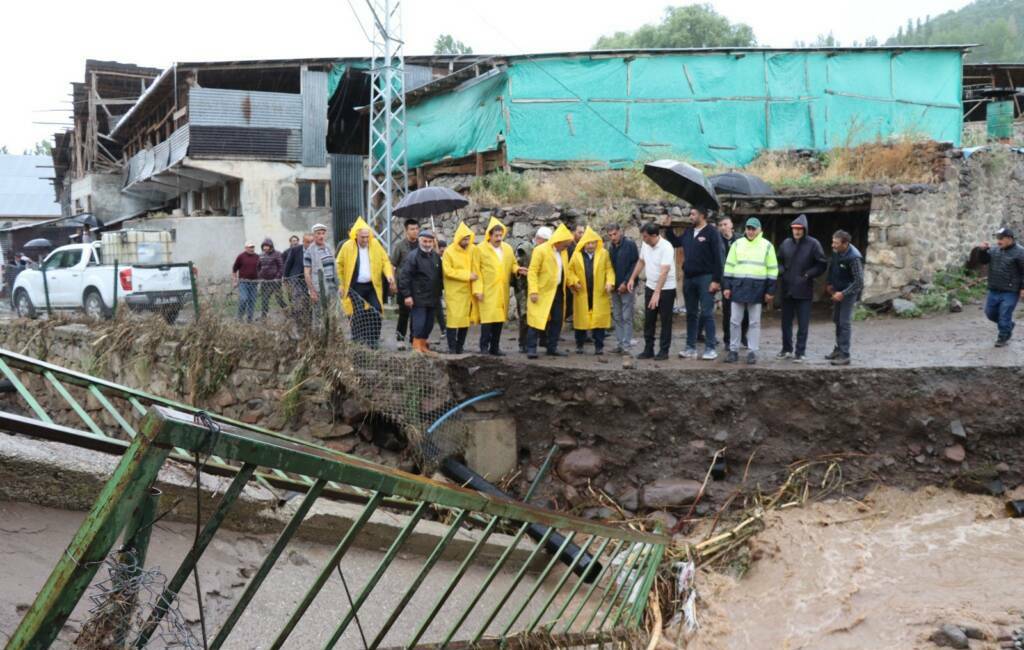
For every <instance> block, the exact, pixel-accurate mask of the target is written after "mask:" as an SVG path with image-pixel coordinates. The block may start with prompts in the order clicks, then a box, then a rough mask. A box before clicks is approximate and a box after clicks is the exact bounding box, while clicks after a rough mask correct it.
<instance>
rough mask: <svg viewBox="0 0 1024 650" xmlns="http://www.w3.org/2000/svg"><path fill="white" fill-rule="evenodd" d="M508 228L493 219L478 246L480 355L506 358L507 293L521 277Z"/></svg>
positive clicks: (475, 287)
mask: <svg viewBox="0 0 1024 650" xmlns="http://www.w3.org/2000/svg"><path fill="white" fill-rule="evenodd" d="M507 232H508V228H506V227H505V225H504V224H502V223H501V222H500V221H498V220H497V219H495V218H494V217H491V221H490V223H488V224H487V230H486V231H484V241H482V242H480V243H479V244H477V246H476V265H477V266H476V268H477V275H479V276H480V281H479V283H478V284H476V285H474V287H473V291H474V292H475V293H476V297H477V301H478V302H479V304H480V354H492V355H494V356H496V357H503V356H505V353H504V352H502V351H501V328H502V327H504V325H505V321H507V320H508V295H509V294H508V292H509V289H510V288H511V286H512V277H513V276H515V275H519V273H520V269H519V263H518V262H517V261H516V253H515V251H514V250H512V247H511V246H509V245H508V244H506V243H505V241H504V239H505V234H506V233H507Z"/></svg>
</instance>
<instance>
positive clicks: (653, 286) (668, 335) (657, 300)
mask: <svg viewBox="0 0 1024 650" xmlns="http://www.w3.org/2000/svg"><path fill="white" fill-rule="evenodd" d="M640 237H641V238H642V239H643V241H644V243H643V246H641V247H640V260H639V261H638V262H637V263H636V268H635V269H633V275H632V276H631V277H630V278H629V284H628V285H627V287H626V288H627V289H628V290H629V291H633V287H634V286H635V285H636V279H637V278H638V277H639V276H640V273H641V272H644V273H645V276H646V280H645V282H644V351H643V352H642V353H641V354H640V355H639V356H638V357H637V358H638V359H654V360H656V361H665V360H666V359H668V349H669V346H670V345H671V344H672V306H673V304H674V303H675V300H676V268H675V267H676V254H675V249H673V248H672V244H670V243H668V241H666V240H665V238H663V237H662V236H661V228H659V227H658V224H656V223H646V224H644V225H643V227H642V228H640ZM659 320H660V321H661V337H660V339H659V346H658V353H657V354H655V353H654V333H655V331H656V329H657V324H658V321H659Z"/></svg>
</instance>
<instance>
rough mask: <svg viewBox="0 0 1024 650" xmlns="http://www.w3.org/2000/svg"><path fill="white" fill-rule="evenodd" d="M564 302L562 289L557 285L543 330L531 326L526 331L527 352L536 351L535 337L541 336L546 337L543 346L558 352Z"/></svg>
mask: <svg viewBox="0 0 1024 650" xmlns="http://www.w3.org/2000/svg"><path fill="white" fill-rule="evenodd" d="M564 304H565V303H564V295H563V289H562V287H561V286H559V287H558V290H557V291H556V292H555V299H554V300H553V301H552V303H551V312H550V314H549V317H548V324H547V327H545V328H544V329H543V330H539V329H536V328H534V327H531V328H530V331H529V332H527V333H526V351H527V352H536V351H537V339H539V338H542V337H547V339H546V340H545V346H544V347H545V348H547V351H548V352H558V337H559V336H561V335H562V317H563V310H562V306H563V305H564Z"/></svg>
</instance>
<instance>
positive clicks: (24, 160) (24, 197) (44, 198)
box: [0, 155, 60, 218]
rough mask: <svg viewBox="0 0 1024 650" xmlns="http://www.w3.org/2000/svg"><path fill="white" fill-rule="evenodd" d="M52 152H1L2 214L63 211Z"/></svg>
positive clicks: (55, 213) (46, 214) (36, 214)
mask: <svg viewBox="0 0 1024 650" xmlns="http://www.w3.org/2000/svg"><path fill="white" fill-rule="evenodd" d="M51 178H53V159H51V158H50V156H10V155H0V218H9V217H51V216H58V215H60V204H59V203H57V202H56V201H54V199H53V183H52V182H51V181H50V179H51Z"/></svg>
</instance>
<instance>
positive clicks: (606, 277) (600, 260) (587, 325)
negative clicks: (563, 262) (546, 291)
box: [566, 227, 615, 330]
mask: <svg viewBox="0 0 1024 650" xmlns="http://www.w3.org/2000/svg"><path fill="white" fill-rule="evenodd" d="M592 241H596V242H597V249H596V250H595V251H594V307H593V309H591V308H590V307H589V305H588V301H587V274H586V270H585V269H584V266H583V255H584V254H585V253H584V252H583V249H584V247H586V245H587V244H588V243H590V242H592ZM566 284H568V285H570V286H571V285H574V284H579V285H580V287H581V288H580V290H579V291H577V292H576V293H574V294H573V298H572V300H573V303H572V326H573V329H578V330H594V329H607V328H609V327H611V326H612V300H611V297H610V296H609V295H608V290H607V288H608V287H609V286H612V287H614V286H615V268H614V267H613V266H612V260H611V257H610V256H609V255H608V251H606V250H605V248H604V242H602V241H601V236H600V235H598V234H597V233H596V232H594V231H593V230H591V229H590V228H589V227H588V228H587V230H586V232H584V233H583V236H582V237H580V241H579V242H578V243H577V244H576V251H575V252H574V253H573V254H572V259H570V260H569V275H568V277H567V279H566Z"/></svg>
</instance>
